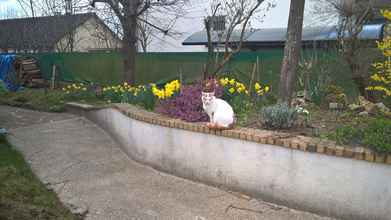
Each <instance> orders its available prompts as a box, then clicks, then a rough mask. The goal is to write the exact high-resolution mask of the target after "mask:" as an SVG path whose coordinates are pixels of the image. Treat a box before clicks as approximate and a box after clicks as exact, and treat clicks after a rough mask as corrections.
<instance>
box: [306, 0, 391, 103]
mask: <svg viewBox="0 0 391 220" xmlns="http://www.w3.org/2000/svg"><path fill="white" fill-rule="evenodd" d="M389 3H390V2H389V0H317V4H315V7H314V8H313V13H314V14H317V17H318V20H324V18H326V20H328V19H327V18H338V22H337V32H338V36H337V42H338V45H337V46H338V48H339V51H340V52H341V55H342V57H343V59H344V60H345V62H346V63H347V65H348V67H349V69H350V72H351V77H352V80H353V82H354V83H355V84H356V86H357V88H358V90H359V93H360V95H362V96H365V97H368V94H367V90H366V89H365V88H366V87H367V82H368V76H369V75H368V69H369V66H370V63H371V61H372V59H373V57H374V55H373V54H372V53H368V51H367V49H368V46H369V45H370V43H371V42H368V41H363V40H361V39H360V37H359V34H360V33H361V31H362V30H363V27H364V25H365V24H366V23H368V22H369V21H371V19H372V18H373V17H374V16H376V14H378V12H379V9H380V8H382V7H390V4H389ZM363 51H365V52H363Z"/></svg>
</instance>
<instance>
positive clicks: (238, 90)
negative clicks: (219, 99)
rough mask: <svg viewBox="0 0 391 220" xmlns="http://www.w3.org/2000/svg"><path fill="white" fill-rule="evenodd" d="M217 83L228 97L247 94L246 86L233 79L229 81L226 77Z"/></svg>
mask: <svg viewBox="0 0 391 220" xmlns="http://www.w3.org/2000/svg"><path fill="white" fill-rule="evenodd" d="M219 83H220V85H221V86H222V87H223V88H224V93H227V94H229V95H230V96H234V95H243V94H244V95H248V94H249V93H248V90H247V88H246V86H245V85H244V84H243V83H241V82H239V81H237V80H235V79H229V78H228V77H225V78H221V79H220V80H219Z"/></svg>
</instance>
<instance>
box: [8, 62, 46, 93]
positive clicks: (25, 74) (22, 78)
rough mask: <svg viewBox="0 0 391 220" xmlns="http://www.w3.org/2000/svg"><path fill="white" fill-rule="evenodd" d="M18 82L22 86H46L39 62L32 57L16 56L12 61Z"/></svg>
mask: <svg viewBox="0 0 391 220" xmlns="http://www.w3.org/2000/svg"><path fill="white" fill-rule="evenodd" d="M14 67H15V72H16V76H17V80H18V83H19V84H20V85H22V86H24V87H30V88H41V87H45V86H47V82H46V80H44V79H43V77H42V74H41V70H40V68H39V63H38V61H37V60H36V59H34V58H24V57H18V58H16V59H15V62H14Z"/></svg>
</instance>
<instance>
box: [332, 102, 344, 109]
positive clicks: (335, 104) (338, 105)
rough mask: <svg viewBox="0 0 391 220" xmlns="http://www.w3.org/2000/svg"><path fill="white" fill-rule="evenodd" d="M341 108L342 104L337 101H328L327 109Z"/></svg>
mask: <svg viewBox="0 0 391 220" xmlns="http://www.w3.org/2000/svg"><path fill="white" fill-rule="evenodd" d="M342 108H343V104H341V103H337V102H330V103H329V109H331V110H339V109H342Z"/></svg>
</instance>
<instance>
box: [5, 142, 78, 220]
mask: <svg viewBox="0 0 391 220" xmlns="http://www.w3.org/2000/svg"><path fill="white" fill-rule="evenodd" d="M0 210H1V211H0V220H11V219H15V220H16V219H17V220H33V219H34V220H41V219H45V220H46V219H61V220H68V219H79V218H78V217H76V216H74V215H72V213H71V212H70V211H69V210H68V209H67V208H65V207H64V206H63V205H62V204H61V202H60V201H59V199H58V198H57V195H56V194H55V193H54V192H52V191H49V190H48V189H46V188H45V186H44V185H43V184H42V183H41V182H40V181H39V180H38V178H37V177H36V176H35V175H34V174H33V173H32V172H31V169H30V167H29V166H28V165H27V164H26V162H25V161H24V159H23V157H22V155H21V154H20V153H19V152H18V151H16V150H15V149H14V148H13V147H12V146H10V145H9V143H8V142H7V140H6V139H5V137H4V136H0Z"/></svg>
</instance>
